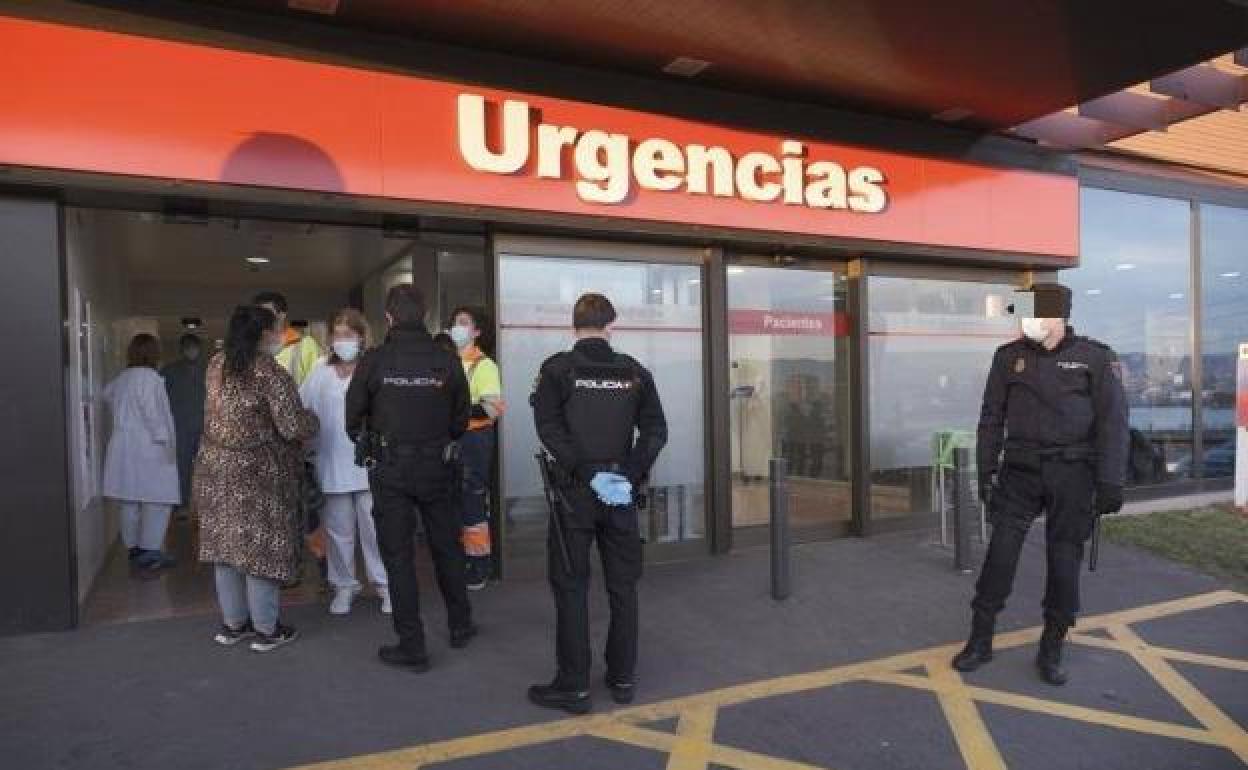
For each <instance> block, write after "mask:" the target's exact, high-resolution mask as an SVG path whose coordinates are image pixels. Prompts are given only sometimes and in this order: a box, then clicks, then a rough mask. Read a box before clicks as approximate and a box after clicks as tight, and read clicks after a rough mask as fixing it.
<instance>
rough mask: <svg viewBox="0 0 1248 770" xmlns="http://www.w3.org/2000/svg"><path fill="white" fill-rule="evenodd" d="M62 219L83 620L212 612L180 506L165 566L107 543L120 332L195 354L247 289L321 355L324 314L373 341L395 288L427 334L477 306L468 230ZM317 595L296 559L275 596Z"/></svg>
mask: <svg viewBox="0 0 1248 770" xmlns="http://www.w3.org/2000/svg"><path fill="white" fill-rule="evenodd" d="M64 222H65V233H64V242H65V260H66V279H67V280H66V283H67V300H68V301H67V303H66V304H67V313H68V316H69V317H68V318H67V321H68V324H69V327H68V328H70V329H71V330H73V331H74V336H72V337H71V346H70V371H69V374H70V376H69V388H68V393H67V400H68V403H67V412H68V415H69V434H70V435H69V437H68V438H69V445H70V451H71V458H73V459H72V460H71V463H70V464H71V476H72V479H73V485H72V499H73V506H74V511H75V520H74V525H75V528H76V545H77V548H76V557H77V560H78V570H77V574H78V586H77V591H78V600H79V603H80V606H81V607H82V612H81V613H80V617H82V618H83V622H84V623H102V622H115V621H122V620H135V619H145V618H152V617H166V616H170V615H179V614H196V613H204V612H213V611H215V606H216V605H215V598H214V589H213V579H212V571H211V569H208V568H206V567H203V566H201V565H199V564H198V560H197V554H196V553H195V543H196V535H197V525H196V514H195V511H194V510H193V509H192V507H191V506H189V505H182V506H179V507H178V508H177V509H176V510H175V513H174V516H173V519H172V522H171V525H170V527H169V534H168V537H167V540H166V548H167V550H168V552H169V553H171V554H172V555H173V556H174V558H175V559H176V560H177V566H176V567H174V568H172V569H170V570H165V571H162V572H159V573H156V574H155V575H149V574H146V573H140V572H134V573H132V572H131V571H130V569H129V565H128V560H127V558H126V553H125V552H124V549H123V548H122V547H121V545H120V542H119V540H118V512H117V510H116V504H115V503H114V502H113V501H110V500H106V499H104V498H102V497H101V495H100V479H101V472H102V467H103V456H104V452H105V448H106V447H107V444H108V439H109V432H110V426H111V422H110V421H111V416H110V415H109V414H108V409H107V407H106V406H105V405H104V404H103V403H102V402H101V400H100V398H99V394H100V392H101V390H102V388H103V387H104V386H105V385H106V384H107V383H108V382H109V381H110V380H112V379H113V378H114V377H115V376H116V375H117V374H118V373H119V372H120V371H121V369H122V368H123V367H124V365H125V350H126V346H127V344H128V342H129V340H130V339H131V338H132V337H133V335H135V334H137V333H140V332H146V333H149V334H153V335H155V336H156V337H157V338H158V339H159V340H160V342H161V350H162V364H164V363H169V362H171V361H173V360H174V359H175V358H176V357H177V356H178V351H179V340H180V338H181V337H182V336H183V335H185V334H195V335H197V336H198V337H199V338H200V339H201V341H202V346H203V350H204V357H205V358H207V357H208V356H210V355H211V354H212V353H213V352H214V350H215V349H219V348H220V347H221V345H222V341H223V339H224V336H225V325H226V321H227V319H228V317H229V314H230V313H231V312H232V310H233V308H234V307H235V306H237V305H239V304H245V303H248V302H250V301H251V299H252V297H254V296H255V295H256V294H257V293H258V292H260V291H278V292H281V293H282V294H284V295H285V296H286V298H287V300H288V304H289V308H290V313H289V317H290V321H291V323H292V326H294V327H296V328H298V329H301V330H302V332H303V333H304V334H305V335H307V336H310V337H312V338H314V339H316V340H317V342H318V343H319V344H320V346H321V349H322V350H324V349H326V343H327V342H328V339H327V338H328V334H329V329H328V328H327V327H328V319H329V318H330V316H331V315H332V314H333V313H334V312H335V311H337V310H338V309H340V308H342V307H345V306H354V307H356V308H358V309H361V310H363V311H364V315H365V317H366V319H367V321H368V322H369V326H370V329H371V332H372V337H373V339H374V341H377V340H380V339H381V338H382V337H383V336H384V332H385V318H384V313H383V303H384V297H385V293H386V291H387V290H388V289H389V288H390V287H391V286H393V285H394V284H396V283H400V282H411V283H414V284H415V285H417V286H418V287H420V288H422V289H423V290H424V292H425V294H426V297H427V301H428V303H429V306H430V307H429V315H428V322H429V326H430V328H431V329H434V330H436V329H437V328H441V327H442V326H444V325H445V323H446V319H445V317H444V316H445V315H446V314H447V313H449V312H450V310H451V309H452V308H454V307H457V306H460V305H478V306H484V305H488V299H489V292H488V288H487V287H488V284H487V280H486V276H487V255H486V249H485V238H484V236H482V235H462V234H452V233H430V232H420V233H415V234H402V235H398V234H394V233H390V232H387V231H385V230H383V229H382V228H380V227H356V226H342V225H332V224H325V223H320V222H308V221H292V220H285V219H256V218H234V217H228V216H185V215H178V214H168V213H162V212H155V211H120V210H113V209H96V208H67V209H66V210H65V217H64ZM487 309H488V308H487ZM357 561H359V560H357ZM361 582H362V583H366V581H365V580H363V579H361ZM321 590H322V580H321V577H320V575H319V574H318V570H316V568H315V566H313V567H312V568H310V569H308V568H305V570H304V579H303V580H302V582H301V584H300V585H299V586H298V587H297V588H295V589H292V590H288V591H285V592H284V594H283V601H284V602H287V603H303V602H314V601H319V600H320V593H321Z"/></svg>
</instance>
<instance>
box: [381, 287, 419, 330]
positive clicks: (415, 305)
mask: <svg viewBox="0 0 1248 770" xmlns="http://www.w3.org/2000/svg"><path fill="white" fill-rule="evenodd" d="M386 312H387V313H388V314H389V315H390V320H391V321H392V322H393V323H394V325H395V326H416V325H422V326H423V325H424V323H425V295H424V294H422V293H421V291H420V289H418V288H416V287H415V286H413V285H411V284H410V283H399V284H395V285H394V286H391V287H390V291H388V292H386Z"/></svg>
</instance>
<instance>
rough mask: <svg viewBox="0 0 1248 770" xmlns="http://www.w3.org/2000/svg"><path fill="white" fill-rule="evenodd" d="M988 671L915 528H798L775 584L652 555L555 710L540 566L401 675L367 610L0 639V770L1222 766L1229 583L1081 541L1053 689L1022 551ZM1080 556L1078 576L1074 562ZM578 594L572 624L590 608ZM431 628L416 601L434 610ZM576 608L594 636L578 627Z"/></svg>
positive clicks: (749, 561)
mask: <svg viewBox="0 0 1248 770" xmlns="http://www.w3.org/2000/svg"><path fill="white" fill-rule="evenodd" d="M1024 559H1025V562H1024V567H1023V570H1022V572H1021V573H1020V576H1019V580H1018V584H1017V585H1018V593H1017V595H1016V601H1015V602H1014V603H1013V605H1012V606H1011V607H1010V608H1009V609H1008V610H1007V611H1006V613H1005V614H1004V615H1003V617H1002V627H1003V631H1004V633H1003V634H1002V635H1001V637H1000V638H999V645H998V646H999V647H1000V648H1001V650H1002V652H1001V653H1000V655H999V656H998V659H997V661H996V662H994V663H993V664H992V665H991V666H990V667H988V668H986V669H984V670H982V671H980V672H977V673H975V674H973V675H970V676H967V677H965V678H964V679H963V678H960V677H958V676H957V675H955V674H954V673H953V672H952V670H951V669H950V668H949V667H948V665H947V661H948V658H949V656H950V655H951V654H952V651H953V647H952V646H951V645H956V643H957V642H958V641H959V640H960V639H961V638H962V636H963V634H964V633H965V629H966V623H967V618H966V602H967V600H968V599H969V594H970V590H971V579H970V578H969V577H967V576H963V575H958V574H955V573H953V572H952V570H951V569H949V556H948V554H947V553H946V552H943V551H941V550H940V549H938V548H935V547H934V546H932V545H930V544H929V543H928V542H927V538H925V537H919V536H911V535H908V536H896V537H887V538H878V539H872V540H846V541H839V542H834V543H826V544H820V545H814V546H806V547H803V548H800V549H798V550H797V552H796V554H795V589H796V590H795V595H794V597H793V598H792V599H791V600H789V601H788V602H786V603H784V604H776V603H773V602H772V601H771V600H770V599H769V598H768V597H767V594H766V580H767V559H766V553H765V552H750V553H744V554H738V555H734V556H730V557H726V558H722V559H713V560H702V561H698V562H692V563H686V564H675V565H664V566H657V567H653V568H651V569H650V570H649V573H648V575H647V577H646V579H645V581H644V583H643V602H644V604H643V612H644V616H643V622H644V631H643V640H642V650H643V662H642V668H641V671H640V675H641V677H642V690H641V696H642V697H641V699H640V700H639V702H638V705H636V706H634V707H632V708H630V709H617V710H612V709H610V708H608V706H609V701H608V699H607V698H606V697H605V693H602V692H599V693H597V695H598V700H597V706H598V710H597V711H596V713H595V714H593V715H591V716H589V717H586V718H579V719H560V718H559V717H558V716H557V715H555V714H550V713H546V712H542V711H540V710H537V709H535V708H533V707H531V706H529V705H528V704H527V703H526V702H525V700H524V697H523V693H524V688H525V687H526V686H527V685H528V684H529V683H531V682H534V681H538V680H540V679H543V678H545V677H548V676H549V674H550V666H551V660H550V659H551V652H550V643H551V642H550V633H549V624H550V621H551V615H552V611H551V608H550V605H549V600H548V598H547V596H546V594H545V588H544V585H543V584H542V583H541V582H514V583H508V584H504V585H501V586H494V587H492V588H491V589H490V590H489V591H487V592H486V593H485V594H484V595H483V596H481V597H480V599H479V601H478V602H477V605H478V609H477V612H478V617H479V619H480V621H481V623H482V626H483V630H484V634H483V636H482V637H481V638H480V639H479V640H478V641H477V642H476V643H474V645H473V646H472V647H471V648H470V649H469V650H467V651H463V652H459V651H452V650H449V649H447V647H446V644H445V638H444V635H442V634H439V633H437V632H435V633H434V634H433V635H432V637H433V652H434V655H435V661H434V662H435V669H434V670H433V671H432V672H430V673H428V674H425V675H420V676H417V675H412V674H408V673H405V672H397V671H392V670H390V669H388V668H385V667H383V666H381V665H380V664H377V663H375V661H374V658H373V649H374V647H375V645H376V644H377V643H378V642H379V641H383V640H385V639H386V638H387V623H386V621H385V620H384V619H383V618H382V617H381V616H380V615H379V614H378V613H377V612H376V607H375V605H373V604H365V603H361V604H360V605H358V606H357V610H356V613H355V614H354V615H352V616H351V617H349V618H331V617H329V616H327V615H326V614H324V612H323V610H321V609H319V608H317V607H303V608H297V609H294V610H292V611H291V612H290V617H289V619H290V620H292V621H293V622H294V623H296V624H297V625H298V626H299V627H300V629H301V630H302V632H303V634H304V637H303V639H301V640H300V641H299V642H298V643H297V644H295V645H293V646H291V647H289V648H286V649H283V650H280V651H279V652H277V653H275V654H273V655H271V656H261V655H256V654H253V653H251V652H249V651H247V650H245V649H220V648H217V647H216V646H215V645H213V644H212V643H211V641H210V637H211V634H212V631H213V628H214V626H215V623H216V620H215V619H214V618H211V617H190V618H176V619H171V620H161V621H150V622H141V623H130V624H124V625H112V626H98V627H94V628H88V629H85V630H81V631H77V632H73V633H68V634H58V635H38V636H26V637H17V638H9V639H2V640H0V757H3V758H4V759H3V760H0V765H2V766H4V767H14V768H51V767H56V768H90V769H91V770H96V769H97V768H101V769H102V768H147V767H152V768H155V767H161V768H167V767H176V768H186V769H191V768H288V767H294V766H301V765H309V764H316V765H323V766H324V767H338V768H344V769H345V768H373V769H376V768H387V769H388V768H395V769H396V770H397V769H398V768H414V767H436V768H446V769H447V770H452V769H453V770H484V769H487V768H488V769H492V768H512V769H517V768H533V769H534V770H537V769H538V768H542V769H555V768H570V769H571V768H575V769H576V770H580V769H582V768H604V769H605V768H611V769H612V770H631V769H632V768H639V769H640V768H663V767H668V768H714V767H732V768H764V769H767V770H770V769H772V768H775V769H782V770H797V769H798V768H812V767H824V768H862V769H864V770H867V769H870V770H878V769H880V768H923V769H924V770H928V769H929V768H943V767H950V768H956V767H967V766H969V767H975V768H980V767H983V768H994V767H1005V766H1008V767H1011V768H1044V770H1053V768H1083V767H1088V768H1096V769H1097V770H1115V769H1116V768H1124V769H1126V768H1130V769H1131V770H1141V769H1148V768H1166V769H1169V768H1236V767H1243V766H1248V733H1245V729H1246V728H1248V662H1245V661H1246V660H1248V601H1245V598H1244V597H1242V596H1240V595H1238V594H1234V593H1231V592H1229V591H1224V590H1222V586H1220V585H1219V584H1218V583H1217V582H1216V581H1214V580H1213V579H1211V578H1208V577H1205V576H1202V575H1197V574H1195V573H1192V572H1190V571H1188V570H1186V569H1183V568H1180V567H1177V566H1175V565H1172V564H1169V563H1166V562H1162V561H1159V560H1157V559H1155V558H1152V557H1150V556H1147V555H1145V554H1142V553H1137V552H1134V551H1129V550H1123V549H1118V548H1113V547H1106V548H1105V549H1104V551H1103V553H1102V568H1101V571H1099V572H1098V573H1096V574H1093V575H1089V576H1088V577H1087V579H1086V582H1085V620H1084V622H1082V623H1081V625H1080V629H1079V641H1078V643H1077V644H1076V645H1075V646H1074V647H1073V649H1072V652H1071V655H1070V662H1069V668H1070V670H1071V673H1072V677H1073V681H1072V682H1071V684H1070V685H1068V686H1067V687H1066V688H1062V689H1054V688H1049V687H1046V686H1044V685H1042V684H1040V683H1039V682H1037V681H1036V680H1035V678H1034V676H1033V674H1032V669H1031V662H1030V660H1031V656H1032V654H1033V651H1034V646H1033V642H1034V638H1035V635H1036V632H1035V629H1034V624H1035V623H1036V622H1037V621H1038V616H1039V612H1038V607H1037V605H1038V599H1039V595H1040V589H1041V585H1040V572H1041V570H1042V566H1043V551H1042V547H1041V543H1040V542H1039V541H1038V540H1035V539H1033V541H1032V542H1030V543H1029V545H1028V548H1027V551H1026V552H1025V556H1024ZM1085 574H1086V573H1085ZM603 609H604V608H603V607H602V606H601V602H600V603H599V606H598V607H597V618H598V619H599V620H600V619H601V618H602V615H603ZM434 610H435V611H434V612H432V613H431V622H430V626H431V628H435V629H436V628H438V627H440V625H441V622H442V615H441V612H440V611H439V608H438V607H437V605H436V604H435V606H434ZM602 630H603V629H602V623H601V622H599V623H598V625H597V628H596V631H598V632H599V636H600V632H601V631H602Z"/></svg>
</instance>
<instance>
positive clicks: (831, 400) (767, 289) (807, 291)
mask: <svg viewBox="0 0 1248 770" xmlns="http://www.w3.org/2000/svg"><path fill="white" fill-rule="evenodd" d="M845 288H846V287H845V276H844V273H843V272H840V271H837V272H832V271H814V270H796V269H791V268H773V267H747V266H744V265H734V266H731V267H729V268H728V334H729V336H728V349H729V355H730V357H731V359H732V363H731V372H730V375H729V376H730V377H731V383H732V391H731V402H732V407H731V409H732V412H731V420H732V525H733V527H737V528H746V527H760V526H765V525H766V524H767V523H768V521H769V514H770V498H769V486H768V478H769V465H768V463H769V461H770V459H771V458H772V457H783V458H785V459H786V460H787V461H788V471H789V495H790V499H789V516H790V519H791V520H792V522H793V526H794V527H797V528H813V527H818V526H820V525H826V524H828V523H830V522H839V523H844V522H848V521H849V520H850V518H851V517H850V511H851V510H852V505H851V503H850V488H849V477H850V476H849V467H850V466H849V452H848V446H847V445H846V438H845V437H846V433H847V430H848V427H849V418H848V415H849V387H848V361H849V352H848V347H847V346H848V340H849V336H848V335H849V320H848V317H847V316H846V313H845V307H846V300H845V293H846V292H845Z"/></svg>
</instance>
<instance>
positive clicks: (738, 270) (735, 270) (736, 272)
mask: <svg viewBox="0 0 1248 770" xmlns="http://www.w3.org/2000/svg"><path fill="white" fill-rule="evenodd" d="M744 272H745V268H744V267H730V268H728V275H741V274H742V273H744Z"/></svg>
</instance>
